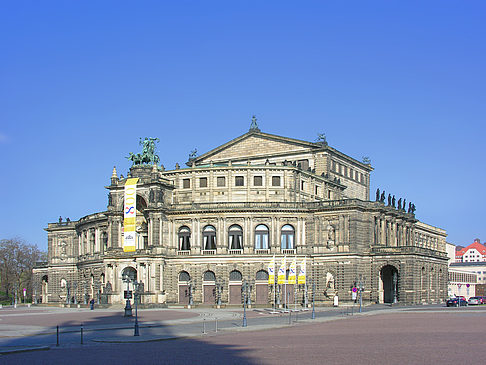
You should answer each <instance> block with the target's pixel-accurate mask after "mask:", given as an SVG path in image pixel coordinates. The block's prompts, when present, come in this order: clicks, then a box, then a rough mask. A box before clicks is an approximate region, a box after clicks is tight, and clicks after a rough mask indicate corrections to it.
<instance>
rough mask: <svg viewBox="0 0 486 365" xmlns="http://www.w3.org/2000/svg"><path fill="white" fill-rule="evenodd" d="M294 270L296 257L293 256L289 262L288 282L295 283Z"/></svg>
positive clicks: (295, 269) (295, 268)
mask: <svg viewBox="0 0 486 365" xmlns="http://www.w3.org/2000/svg"><path fill="white" fill-rule="evenodd" d="M296 271H297V259H296V258H294V259H293V260H292V262H291V263H290V268H289V281H288V284H295V277H296V275H297V273H296Z"/></svg>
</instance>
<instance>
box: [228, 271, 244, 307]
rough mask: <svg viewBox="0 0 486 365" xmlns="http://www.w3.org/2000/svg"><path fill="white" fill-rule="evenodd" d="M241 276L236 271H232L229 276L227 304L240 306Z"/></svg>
mask: <svg viewBox="0 0 486 365" xmlns="http://www.w3.org/2000/svg"><path fill="white" fill-rule="evenodd" d="M242 279H243V276H242V275H241V272H239V271H238V270H233V271H232V272H230V274H229V303H230V304H238V305H241V303H242V300H241V282H242Z"/></svg>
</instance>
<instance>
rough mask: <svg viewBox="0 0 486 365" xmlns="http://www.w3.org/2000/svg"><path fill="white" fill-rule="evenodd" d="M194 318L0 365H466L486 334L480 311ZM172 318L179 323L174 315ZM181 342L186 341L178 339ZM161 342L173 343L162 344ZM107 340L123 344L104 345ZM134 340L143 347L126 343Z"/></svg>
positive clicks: (12, 357)
mask: <svg viewBox="0 0 486 365" xmlns="http://www.w3.org/2000/svg"><path fill="white" fill-rule="evenodd" d="M198 311H199V312H195V311H182V312H183V313H190V314H192V316H193V317H192V318H187V317H186V318H180V319H174V323H173V325H172V326H166V327H164V326H160V327H159V326H154V327H143V326H142V327H141V329H140V330H141V336H139V337H138V338H137V337H134V336H133V330H132V329H131V328H130V329H120V330H112V331H108V332H106V333H107V334H105V335H101V334H100V333H101V332H96V331H93V332H92V333H91V334H90V335H87V337H86V339H85V343H84V344H83V345H81V344H80V343H79V333H75V334H73V338H75V339H77V341H73V342H69V341H67V342H61V345H60V346H59V347H56V346H55V343H54V344H53V343H52V339H53V338H52V336H51V338H50V344H49V347H46V348H50V350H48V351H35V352H23V353H11V354H8V355H2V356H0V364H17V363H18V364H20V363H23V364H25V363H29V364H62V363H70V364H81V363H83V364H86V363H98V362H100V361H102V362H103V363H104V364H130V363H144V364H159V363H161V364H165V363H166V364H209V363H211V364H215V363H235V364H295V363H298V364H299V365H300V364H314V363H323V364H351V363H353V364H356V363H359V364H376V363H379V364H391V363H394V364H396V363H398V364H437V363H440V364H458V363H461V364H464V363H468V364H469V363H478V360H479V359H480V357H481V353H482V350H481V349H482V348H483V347H484V340H483V338H484V328H485V326H486V308H483V307H476V308H471V307H470V308H450V309H449V308H445V307H439V306H436V307H432V306H424V307H414V308H398V309H397V308H389V307H385V308H379V307H376V308H374V309H369V308H368V309H367V310H366V311H365V312H364V313H362V314H356V313H355V315H353V316H351V315H349V314H350V313H349V311H348V310H343V309H342V308H340V309H337V308H329V309H324V310H322V309H319V310H318V311H317V312H316V319H315V320H312V319H311V317H310V312H306V313H300V314H299V316H300V317H299V318H296V313H293V316H292V317H290V318H289V315H288V314H281V315H269V314H268V313H266V314H260V313H261V312H259V311H249V312H248V316H247V318H248V327H246V328H243V327H241V325H242V322H241V313H235V311H234V310H226V311H222V312H216V311H213V313H210V312H211V311H210V310H207V309H200V310H198ZM173 312H174V315H175V316H177V315H179V314H178V313H177V312H180V310H178V311H173ZM223 312H224V313H225V314H224V315H223ZM203 313H204V316H203V315H201V314H203ZM214 313H217V314H218V316H221V321H220V322H219V325H220V328H219V329H218V332H216V331H215V330H216V328H215V326H214V325H215V320H210V318H211V317H212V316H213V317H214ZM194 314H197V315H198V316H197V317H195V316H194ZM154 315H155V314H154ZM165 315H166V316H168V317H170V314H165ZM223 317H226V319H224V318H223ZM0 318H3V317H0ZM289 319H290V321H289ZM296 319H297V322H295V320H296ZM177 321H181V322H177ZM182 321H185V322H182ZM202 323H205V325H204V327H205V328H204V330H205V334H203V333H202V327H201V324H202ZM289 323H290V324H289ZM0 326H1V321H0ZM184 331H186V332H187V333H184ZM103 333H104V332H103ZM164 335H165V337H164ZM184 335H187V336H190V337H187V338H180V337H181V336H184ZM65 336H66V334H65ZM25 337H27V339H29V338H32V336H24V337H22V338H25ZM34 337H39V336H34ZM41 337H42V336H41ZM163 338H178V339H176V340H172V341H160V340H161V339H163ZM17 339H18V338H17ZM110 339H114V340H118V342H122V343H106V342H105V341H109V340H110ZM133 339H136V340H138V341H141V342H140V343H133V342H129V341H132V340H133ZM2 340H5V339H2ZM93 340H101V341H102V342H94V341H93ZM155 340H158V341H155ZM145 341H155V342H145ZM2 345H3V347H4V348H5V346H6V345H8V342H2ZM11 345H12V346H13V342H11ZM17 345H18V343H17ZM25 346H27V343H26V344H24V348H25ZM12 348H13V347H12ZM479 363H481V361H480V360H479Z"/></svg>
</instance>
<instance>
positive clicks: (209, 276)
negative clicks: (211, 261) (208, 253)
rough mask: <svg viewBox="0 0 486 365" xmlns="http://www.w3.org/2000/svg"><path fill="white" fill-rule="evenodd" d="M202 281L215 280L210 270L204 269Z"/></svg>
mask: <svg viewBox="0 0 486 365" xmlns="http://www.w3.org/2000/svg"><path fill="white" fill-rule="evenodd" d="M203 280H204V281H216V275H214V272H212V271H209V270H208V271H206V272H205V273H204V276H203Z"/></svg>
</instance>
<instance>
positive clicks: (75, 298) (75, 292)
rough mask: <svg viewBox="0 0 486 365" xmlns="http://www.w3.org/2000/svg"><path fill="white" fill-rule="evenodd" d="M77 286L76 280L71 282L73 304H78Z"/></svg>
mask: <svg viewBox="0 0 486 365" xmlns="http://www.w3.org/2000/svg"><path fill="white" fill-rule="evenodd" d="M77 288H78V283H77V281H74V282H73V291H74V304H78V298H77V290H76V289H77Z"/></svg>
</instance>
